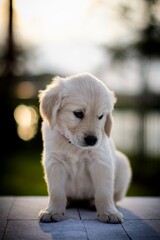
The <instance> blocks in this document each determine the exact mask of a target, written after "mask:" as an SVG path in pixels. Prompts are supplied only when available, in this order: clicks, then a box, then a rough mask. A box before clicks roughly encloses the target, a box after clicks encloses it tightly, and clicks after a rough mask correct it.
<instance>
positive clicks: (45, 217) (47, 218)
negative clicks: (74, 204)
mask: <svg viewBox="0 0 160 240" xmlns="http://www.w3.org/2000/svg"><path fill="white" fill-rule="evenodd" d="M38 219H39V221H40V222H45V223H49V222H59V221H61V220H64V219H66V217H65V214H64V213H55V212H48V211H46V210H42V211H40V213H39V217H38Z"/></svg>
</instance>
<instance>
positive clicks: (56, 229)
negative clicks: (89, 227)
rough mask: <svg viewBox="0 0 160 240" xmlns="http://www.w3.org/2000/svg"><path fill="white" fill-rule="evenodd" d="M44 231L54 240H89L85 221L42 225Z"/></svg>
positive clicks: (65, 221) (66, 221)
mask: <svg viewBox="0 0 160 240" xmlns="http://www.w3.org/2000/svg"><path fill="white" fill-rule="evenodd" d="M39 225H40V228H41V230H42V231H44V232H47V233H49V234H50V235H51V236H52V239H54V240H64V239H65V240H88V237H87V233H86V229H85V226H84V224H83V221H78V220H72V219H70V220H64V221H61V222H56V223H49V224H48V223H40V224H39Z"/></svg>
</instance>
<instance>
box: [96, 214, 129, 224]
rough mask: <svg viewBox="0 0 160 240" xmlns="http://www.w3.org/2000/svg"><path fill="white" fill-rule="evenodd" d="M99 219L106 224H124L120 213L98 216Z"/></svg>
mask: <svg viewBox="0 0 160 240" xmlns="http://www.w3.org/2000/svg"><path fill="white" fill-rule="evenodd" d="M98 219H99V220H100V221H101V222H104V223H122V222H123V221H124V218H123V215H122V214H121V213H120V212H118V213H107V212H105V213H103V214H98Z"/></svg>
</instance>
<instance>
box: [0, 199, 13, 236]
mask: <svg viewBox="0 0 160 240" xmlns="http://www.w3.org/2000/svg"><path fill="white" fill-rule="evenodd" d="M13 202H14V198H12V197H9V198H8V197H1V198H0V239H2V238H3V235H4V232H5V229H6V226H7V219H8V215H9V212H10V210H11V207H12V205H13Z"/></svg>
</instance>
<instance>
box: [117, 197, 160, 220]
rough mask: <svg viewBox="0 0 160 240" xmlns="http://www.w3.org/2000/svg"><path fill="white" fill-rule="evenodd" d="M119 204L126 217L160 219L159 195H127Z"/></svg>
mask: <svg viewBox="0 0 160 240" xmlns="http://www.w3.org/2000/svg"><path fill="white" fill-rule="evenodd" d="M118 206H119V210H120V211H121V212H122V213H123V214H124V217H125V219H160V198H159V197H154V198H152V197H127V198H124V199H123V200H122V201H120V202H119V203H118Z"/></svg>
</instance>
